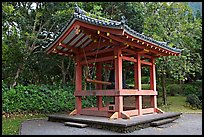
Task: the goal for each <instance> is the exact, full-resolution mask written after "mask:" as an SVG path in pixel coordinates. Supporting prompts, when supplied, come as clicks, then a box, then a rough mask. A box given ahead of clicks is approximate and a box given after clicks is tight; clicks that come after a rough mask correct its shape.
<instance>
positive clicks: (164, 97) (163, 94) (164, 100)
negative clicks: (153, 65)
mask: <svg viewBox="0 0 204 137" xmlns="http://www.w3.org/2000/svg"><path fill="white" fill-rule="evenodd" d="M161 82H162V96H163V104H164V105H167V97H166V74H165V72H164V71H162V77H161Z"/></svg>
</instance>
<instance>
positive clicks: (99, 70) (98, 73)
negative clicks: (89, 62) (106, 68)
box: [96, 62, 103, 110]
mask: <svg viewBox="0 0 204 137" xmlns="http://www.w3.org/2000/svg"><path fill="white" fill-rule="evenodd" d="M96 78H97V79H98V80H102V63H101V62H97V63H96ZM96 89H99V90H101V89H102V84H97V85H96ZM97 106H98V110H101V109H102V107H103V104H102V96H97Z"/></svg>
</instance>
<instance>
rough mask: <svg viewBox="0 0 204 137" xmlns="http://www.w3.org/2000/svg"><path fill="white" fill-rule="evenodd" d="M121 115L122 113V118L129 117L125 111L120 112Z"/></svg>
mask: <svg viewBox="0 0 204 137" xmlns="http://www.w3.org/2000/svg"><path fill="white" fill-rule="evenodd" d="M121 115H122V118H125V119H130V116H129V115H128V114H126V113H125V112H121Z"/></svg>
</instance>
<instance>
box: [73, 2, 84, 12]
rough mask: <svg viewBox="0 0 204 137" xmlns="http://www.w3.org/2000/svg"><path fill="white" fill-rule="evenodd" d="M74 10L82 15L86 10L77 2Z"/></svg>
mask: <svg viewBox="0 0 204 137" xmlns="http://www.w3.org/2000/svg"><path fill="white" fill-rule="evenodd" d="M74 12H76V13H78V14H81V15H85V12H84V11H83V10H82V9H80V8H79V6H78V5H77V3H76V2H75V3H74Z"/></svg>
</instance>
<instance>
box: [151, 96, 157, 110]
mask: <svg viewBox="0 0 204 137" xmlns="http://www.w3.org/2000/svg"><path fill="white" fill-rule="evenodd" d="M150 103H151V106H152V107H153V108H157V96H156V95H152V96H150Z"/></svg>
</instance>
